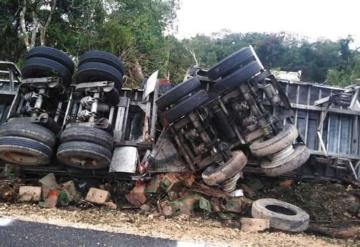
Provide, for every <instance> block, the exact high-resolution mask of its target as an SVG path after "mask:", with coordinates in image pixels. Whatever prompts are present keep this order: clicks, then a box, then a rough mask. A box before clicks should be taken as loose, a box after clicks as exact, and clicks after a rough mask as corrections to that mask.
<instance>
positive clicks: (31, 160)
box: [0, 151, 42, 165]
mask: <svg viewBox="0 0 360 247" xmlns="http://www.w3.org/2000/svg"><path fill="white" fill-rule="evenodd" d="M0 158H1V159H3V160H5V161H8V162H11V163H15V164H19V165H38V164H39V163H41V160H42V159H41V155H39V154H33V153H28V152H25V151H3V152H1V153H0Z"/></svg>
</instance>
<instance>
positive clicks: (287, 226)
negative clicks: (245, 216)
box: [251, 198, 310, 232]
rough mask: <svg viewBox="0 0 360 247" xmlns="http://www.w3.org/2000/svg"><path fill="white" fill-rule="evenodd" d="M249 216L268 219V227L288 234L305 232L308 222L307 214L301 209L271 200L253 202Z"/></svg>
mask: <svg viewBox="0 0 360 247" xmlns="http://www.w3.org/2000/svg"><path fill="white" fill-rule="evenodd" d="M251 215H252V217H254V218H258V219H269V220H270V227H272V228H274V229H278V230H282V231H289V232H302V231H305V230H306V229H307V228H308V226H309V222H310V217H309V214H307V213H306V212H305V211H304V210H302V209H301V208H299V207H297V206H295V205H292V204H290V203H287V202H283V201H280V200H276V199H272V198H264V199H259V200H256V201H254V202H253V204H252V207H251Z"/></svg>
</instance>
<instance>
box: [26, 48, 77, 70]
mask: <svg viewBox="0 0 360 247" xmlns="http://www.w3.org/2000/svg"><path fill="white" fill-rule="evenodd" d="M32 57H44V58H47V59H50V60H54V61H56V62H58V63H61V64H62V65H64V66H65V67H66V68H67V69H68V70H69V71H70V72H71V74H72V73H74V68H75V65H74V62H73V61H72V60H71V58H70V57H69V56H68V55H66V54H65V53H64V52H62V51H60V50H58V49H55V48H52V47H47V46H37V47H35V48H32V49H31V50H30V51H29V52H28V53H27V54H26V56H25V59H29V58H32Z"/></svg>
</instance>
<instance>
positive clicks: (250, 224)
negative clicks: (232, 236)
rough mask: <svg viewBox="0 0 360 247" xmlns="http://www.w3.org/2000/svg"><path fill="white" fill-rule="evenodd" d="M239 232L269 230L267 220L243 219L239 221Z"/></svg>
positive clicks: (268, 221)
mask: <svg viewBox="0 0 360 247" xmlns="http://www.w3.org/2000/svg"><path fill="white" fill-rule="evenodd" d="M240 224H241V230H242V231H245V232H261V231H265V230H267V229H269V228H270V220H269V219H254V218H245V217H242V218H241V219H240Z"/></svg>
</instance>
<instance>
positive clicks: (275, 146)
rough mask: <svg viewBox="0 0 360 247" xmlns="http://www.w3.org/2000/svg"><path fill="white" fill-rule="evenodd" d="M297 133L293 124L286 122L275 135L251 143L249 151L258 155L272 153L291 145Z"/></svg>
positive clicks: (262, 155)
mask: <svg viewBox="0 0 360 247" xmlns="http://www.w3.org/2000/svg"><path fill="white" fill-rule="evenodd" d="M298 135H299V133H298V130H297V128H296V126H295V125H292V124H286V125H285V126H284V128H283V130H282V131H281V132H279V133H278V134H277V135H276V136H274V137H272V138H270V139H268V140H265V141H255V142H254V143H252V144H251V145H250V151H251V153H252V154H253V155H255V156H258V157H264V156H268V155H272V154H275V153H277V152H280V151H281V150H283V149H284V148H286V147H287V146H289V145H291V144H292V143H293V142H294V141H295V139H296V138H297V137H298Z"/></svg>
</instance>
